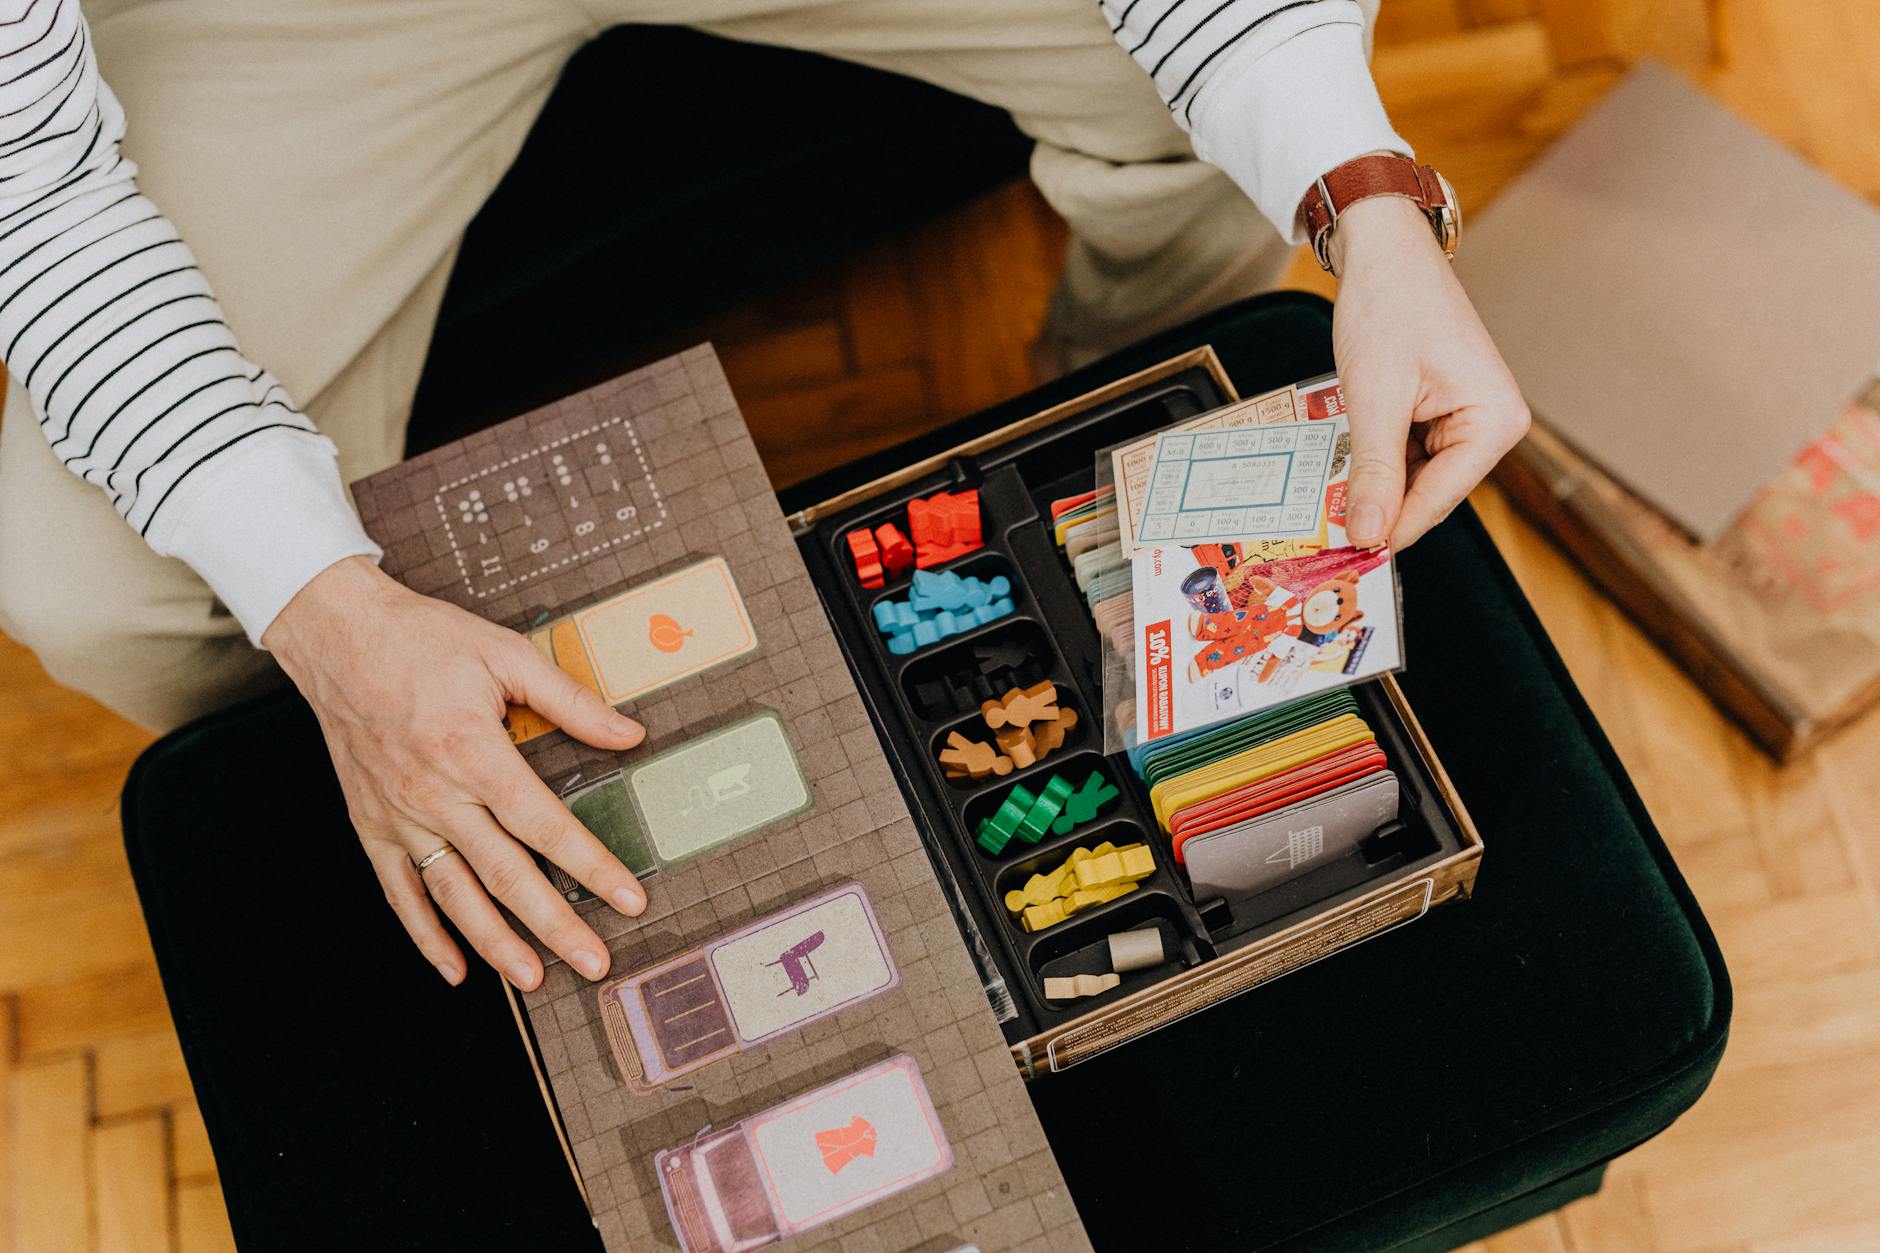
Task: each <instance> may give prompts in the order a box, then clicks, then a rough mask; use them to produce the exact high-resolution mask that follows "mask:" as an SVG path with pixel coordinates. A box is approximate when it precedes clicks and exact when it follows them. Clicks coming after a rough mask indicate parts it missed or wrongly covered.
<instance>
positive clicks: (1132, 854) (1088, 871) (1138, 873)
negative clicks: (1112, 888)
mask: <svg viewBox="0 0 1880 1253" xmlns="http://www.w3.org/2000/svg"><path fill="white" fill-rule="evenodd" d="M1076 870H1077V886H1078V887H1080V888H1097V887H1107V886H1108V885H1110V884H1112V883H1123V882H1132V881H1134V880H1136V879H1146V878H1148V877H1149V876H1150V875H1152V874H1154V873H1155V855H1154V854H1153V853H1151V852H1150V851H1149V846H1148V845H1147V844H1128V845H1125V846H1124V847H1122V848H1119V849H1117V850H1116V851H1115V852H1112V853H1105V854H1104V855H1103V856H1101V857H1092V858H1089V859H1088V860H1086V861H1081V862H1079V863H1078V864H1077V867H1076Z"/></svg>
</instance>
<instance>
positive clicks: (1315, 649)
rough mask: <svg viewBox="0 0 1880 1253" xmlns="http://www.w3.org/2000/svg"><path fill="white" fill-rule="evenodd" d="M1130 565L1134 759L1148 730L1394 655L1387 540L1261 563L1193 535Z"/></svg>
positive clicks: (1209, 721) (1182, 727) (1281, 698)
mask: <svg viewBox="0 0 1880 1253" xmlns="http://www.w3.org/2000/svg"><path fill="white" fill-rule="evenodd" d="M1132 566H1133V572H1132V573H1133V578H1132V583H1133V591H1134V601H1133V604H1132V612H1133V617H1134V639H1133V640H1132V641H1131V650H1130V653H1129V654H1128V655H1129V657H1130V662H1131V667H1132V669H1133V671H1134V675H1135V682H1134V689H1135V693H1134V694H1135V698H1136V708H1135V718H1136V744H1135V748H1134V750H1132V751H1133V752H1134V753H1135V754H1136V759H1137V760H1140V752H1141V750H1143V749H1144V748H1146V746H1148V745H1150V744H1153V743H1154V742H1156V741H1157V740H1162V739H1167V738H1170V737H1172V736H1180V735H1184V734H1187V733H1190V732H1194V731H1199V730H1201V729H1202V728H1204V727H1209V726H1213V725H1215V724H1217V723H1222V722H1227V721H1230V720H1232V719H1235V718H1240V717H1244V716H1245V715H1247V714H1250V713H1258V712H1260V711H1261V710H1265V709H1271V708H1272V707H1274V706H1276V705H1280V704H1284V703H1285V702H1287V701H1289V700H1293V699H1296V698H1298V697H1302V696H1309V695H1312V694H1314V693H1317V692H1323V691H1327V690H1329V689H1332V688H1337V687H1346V686H1349V685H1350V684H1352V683H1356V682H1358V681H1359V680H1362V679H1368V678H1372V677H1374V676H1376V675H1379V674H1384V673H1387V672H1389V671H1392V670H1397V669H1400V668H1402V666H1403V624H1402V613H1401V610H1400V607H1399V604H1398V599H1397V579H1396V572H1395V570H1394V568H1393V566H1392V564H1391V560H1390V554H1389V552H1388V550H1377V551H1367V550H1364V549H1357V548H1336V549H1329V550H1327V551H1325V552H1321V553H1315V554H1313V555H1312V556H1309V557H1302V558H1298V559H1295V560H1291V561H1275V562H1264V563H1260V562H1249V561H1247V560H1246V559H1245V554H1244V553H1243V551H1242V549H1241V546H1239V545H1236V544H1211V543H1203V544H1196V545H1194V546H1192V547H1184V546H1180V545H1171V546H1167V547H1161V548H1147V549H1144V550H1143V551H1142V552H1140V553H1138V554H1137V555H1136V557H1135V558H1134V560H1133V562H1132Z"/></svg>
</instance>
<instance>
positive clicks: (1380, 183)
mask: <svg viewBox="0 0 1880 1253" xmlns="http://www.w3.org/2000/svg"><path fill="white" fill-rule="evenodd" d="M1372 196H1404V197H1407V198H1408V199H1410V200H1412V201H1414V202H1415V203H1416V206H1417V207H1418V208H1419V209H1422V210H1423V213H1424V216H1426V217H1427V218H1429V220H1430V229H1431V230H1433V231H1435V232H1436V242H1437V243H1439V244H1441V245H1442V248H1443V255H1444V256H1445V257H1454V256H1455V255H1456V241H1457V240H1458V239H1460V238H1461V237H1462V209H1461V208H1460V206H1458V205H1457V203H1456V191H1455V188H1453V187H1451V186H1450V185H1449V180H1448V179H1446V178H1444V177H1443V176H1442V175H1441V174H1438V173H1437V172H1436V171H1435V170H1434V169H1432V168H1430V167H1429V166H1427V165H1418V164H1417V163H1416V162H1415V161H1414V160H1412V159H1411V158H1409V157H1400V156H1397V155H1395V154H1393V153H1373V154H1372V155H1370V156H1366V157H1355V158H1353V159H1352V160H1350V161H1347V162H1345V163H1344V164H1343V165H1341V166H1339V167H1338V168H1337V169H1335V170H1333V171H1331V172H1330V173H1328V174H1326V175H1325V176H1323V177H1322V178H1320V179H1319V180H1318V181H1317V182H1315V183H1313V184H1312V187H1311V189H1310V190H1309V191H1307V192H1306V198H1305V199H1304V200H1303V201H1301V202H1300V204H1299V211H1300V213H1301V214H1302V215H1303V216H1304V218H1305V225H1306V238H1307V239H1310V240H1311V241H1312V255H1313V256H1315V257H1317V258H1318V259H1319V264H1320V265H1321V266H1323V267H1325V271H1326V273H1328V274H1329V273H1332V272H1333V271H1332V257H1331V241H1332V228H1333V227H1334V226H1337V225H1338V218H1339V215H1340V214H1342V213H1344V211H1345V210H1346V209H1349V208H1350V207H1351V206H1352V205H1354V204H1356V203H1358V201H1360V200H1368V199H1370V198H1371V197H1372Z"/></svg>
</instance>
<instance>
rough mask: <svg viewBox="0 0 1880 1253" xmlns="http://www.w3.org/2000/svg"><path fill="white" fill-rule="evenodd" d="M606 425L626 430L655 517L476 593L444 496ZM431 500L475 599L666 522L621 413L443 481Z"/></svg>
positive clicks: (630, 426)
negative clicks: (638, 525) (651, 494)
mask: <svg viewBox="0 0 1880 1253" xmlns="http://www.w3.org/2000/svg"><path fill="white" fill-rule="evenodd" d="M610 426H619V427H622V428H623V429H625V431H626V433H627V438H628V439H629V440H631V441H632V443H633V456H634V459H635V460H637V461H638V462H639V463H640V475H641V477H643V478H644V479H645V480H646V486H647V488H648V490H650V491H651V492H652V493H653V507H654V508H656V509H658V510H659V516H658V517H657V518H655V519H653V520H652V521H651V522H643V523H641V524H640V527H639V528H638V529H637V530H634V531H629V532H628V533H627V534H625V535H616V536H614V537H613V538H611V539H608V540H605V541H603V542H602V543H599V544H595V545H593V546H592V547H589V548H584V549H582V550H581V551H580V552H578V553H572V554H570V555H568V556H566V557H563V558H561V559H560V560H558V561H551V562H549V563H548V564H547V565H545V566H540V567H538V568H536V569H534V570H530V571H529V572H528V573H526V574H518V575H516V576H515V577H514V578H510V579H506V580H504V581H503V582H501V583H498V584H497V585H496V586H494V587H491V588H487V589H485V590H484V591H480V592H479V591H478V590H477V589H476V584H475V583H473V582H472V581H471V579H470V567H469V564H468V563H466V562H465V561H464V557H463V549H461V548H459V547H458V546H457V532H456V531H455V529H453V528H452V526H451V524H450V511H449V510H448V509H446V508H445V507H444V497H445V496H446V495H448V494H449V493H450V492H451V491H452V490H453V489H455V488H459V487H462V486H463V485H464V484H465V483H474V482H475V481H476V480H478V479H480V478H482V477H483V476H485V475H487V474H494V473H496V471H498V470H502V469H506V468H507V467H509V466H513V465H515V464H516V463H517V462H519V461H527V460H528V459H529V458H531V457H539V456H541V455H542V454H543V453H546V452H548V451H549V450H550V449H552V448H559V447H561V446H562V445H563V444H571V443H573V442H574V441H575V440H577V439H586V438H587V437H588V436H590V435H592V434H594V433H595V432H596V431H600V430H604V429H605V428H607V427H610ZM432 500H433V501H435V502H436V504H437V516H438V520H439V521H440V522H442V523H443V524H444V538H445V539H446V540H448V541H449V543H450V551H451V555H452V556H454V557H456V558H457V573H458V574H460V575H462V576H463V586H464V590H465V591H467V592H469V593H470V595H472V596H474V597H475V598H476V599H478V600H483V599H484V598H486V597H489V596H494V595H495V594H496V593H498V592H506V591H508V590H509V589H510V588H512V587H519V586H521V585H522V584H524V583H527V582H528V581H529V580H530V579H539V578H541V577H542V576H543V575H545V574H553V573H554V572H555V571H557V570H559V569H561V568H562V567H563V566H566V565H568V564H570V563H571V562H576V561H581V560H584V559H586V558H588V557H592V556H593V555H594V554H595V553H598V552H604V551H606V550H607V549H609V548H612V547H614V546H615V545H616V544H624V543H626V542H627V541H628V540H634V539H638V538H640V536H642V535H645V534H646V533H647V532H648V531H657V530H658V529H659V528H660V527H662V526H664V525H665V524H666V498H665V497H664V496H661V495H660V494H659V484H658V483H656V482H654V481H653V471H652V468H651V467H650V466H648V465H647V464H646V450H645V449H644V448H642V447H641V446H640V436H639V433H638V432H637V431H635V430H634V429H633V421H632V419H630V418H628V417H627V416H626V415H625V414H622V415H621V416H620V417H617V418H607V419H605V420H604V421H600V422H596V423H595V424H594V425H593V426H590V427H586V428H584V429H582V430H579V431H576V432H575V433H574V434H572V435H564V436H562V437H561V438H560V439H557V440H551V441H550V442H548V443H546V444H543V445H542V446H541V447H539V448H531V449H529V451H527V452H522V453H517V454H516V455H515V456H513V457H511V458H509V459H508V460H506V461H499V462H497V463H496V464H495V465H492V466H489V467H487V468H485V469H482V470H478V471H476V472H475V473H473V474H466V475H465V476H463V477H462V478H460V479H452V480H451V481H450V482H448V483H446V484H444V485H443V486H442V487H440V488H438V489H437V492H436V494H435V495H434V496H433V497H432Z"/></svg>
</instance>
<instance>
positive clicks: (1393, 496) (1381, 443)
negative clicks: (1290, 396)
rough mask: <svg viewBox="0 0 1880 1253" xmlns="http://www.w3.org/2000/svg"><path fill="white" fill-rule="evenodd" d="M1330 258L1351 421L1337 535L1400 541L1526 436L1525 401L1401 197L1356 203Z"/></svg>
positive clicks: (1418, 217) (1426, 525)
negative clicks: (1345, 503)
mask: <svg viewBox="0 0 1880 1253" xmlns="http://www.w3.org/2000/svg"><path fill="white" fill-rule="evenodd" d="M1331 256H1332V263H1333V268H1334V269H1335V270H1336V271H1337V273H1338V276H1339V279H1338V302H1337V305H1336V309H1335V312H1334V314H1333V318H1332V346H1333V349H1334V351H1335V352H1336V354H1337V358H1338V376H1339V380H1340V382H1341V384H1342V385H1343V387H1344V392H1345V406H1346V409H1347V411H1348V413H1349V415H1350V421H1351V455H1352V465H1351V498H1350V502H1349V511H1348V513H1347V515H1346V516H1347V518H1348V519H1349V520H1348V522H1347V524H1346V531H1347V534H1349V535H1350V537H1351V542H1352V543H1354V544H1359V545H1362V546H1365V547H1369V546H1372V545H1375V544H1378V543H1381V542H1382V541H1384V540H1385V539H1386V538H1388V539H1389V540H1390V544H1391V547H1392V548H1398V549H1401V548H1406V547H1408V546H1409V545H1410V544H1411V542H1412V541H1414V540H1416V539H1417V538H1418V537H1420V536H1421V535H1422V534H1423V533H1424V532H1425V531H1427V530H1429V529H1430V528H1431V527H1433V526H1435V525H1436V524H1437V523H1438V522H1441V521H1442V520H1443V519H1444V518H1446V517H1448V516H1449V512H1450V510H1452V509H1454V508H1455V507H1456V506H1457V505H1459V504H1461V503H1462V500H1463V498H1464V497H1465V496H1467V495H1468V494H1469V490H1470V489H1471V488H1473V487H1474V486H1475V485H1476V484H1477V483H1480V482H1481V481H1482V479H1483V478H1485V477H1486V476H1487V474H1488V472H1489V471H1490V470H1492V469H1494V468H1495V463H1496V462H1497V461H1500V460H1501V457H1502V454H1503V453H1505V452H1507V451H1508V450H1509V449H1510V448H1513V447H1514V446H1515V444H1516V443H1517V442H1519V441H1520V439H1521V437H1522V436H1523V435H1524V434H1526V433H1527V429H1528V410H1527V405H1526V404H1525V403H1524V402H1523V401H1522V399H1521V391H1520V389H1519V388H1517V387H1516V386H1515V382H1514V379H1513V377H1512V376H1510V375H1509V373H1508V367H1507V366H1506V365H1504V364H1503V363H1502V360H1501V354H1500V353H1499V352H1497V351H1496V350H1495V344H1494V341H1492V340H1491V339H1489V337H1488V331H1487V329H1486V328H1484V327H1483V326H1482V320H1481V319H1480V318H1479V317H1477V316H1476V314H1475V308H1474V306H1472V305H1471V304H1470V303H1469V298H1468V296H1467V295H1465V294H1464V293H1463V290H1462V285H1461V284H1460V283H1458V282H1457V281H1456V276H1455V275H1454V274H1453V273H1452V272H1451V271H1450V268H1449V263H1448V262H1447V261H1446V260H1444V258H1443V251H1442V249H1441V248H1440V247H1439V246H1438V245H1437V243H1436V237H1435V235H1434V234H1433V233H1432V232H1431V230H1430V224H1429V219H1428V218H1426V217H1424V216H1423V212H1422V210H1420V209H1418V208H1417V207H1416V206H1415V205H1414V204H1412V203H1411V202H1410V201H1408V200H1406V199H1404V198H1402V197H1400V196H1377V197H1373V198H1372V199H1369V200H1360V201H1358V202H1357V203H1356V204H1354V205H1352V206H1351V207H1350V208H1348V209H1346V210H1345V212H1344V213H1343V214H1342V215H1341V216H1340V217H1339V219H1338V225H1337V226H1336V227H1334V228H1333V230H1332V238H1331ZM1406 486H1407V488H1408V490H1407V491H1406Z"/></svg>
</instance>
